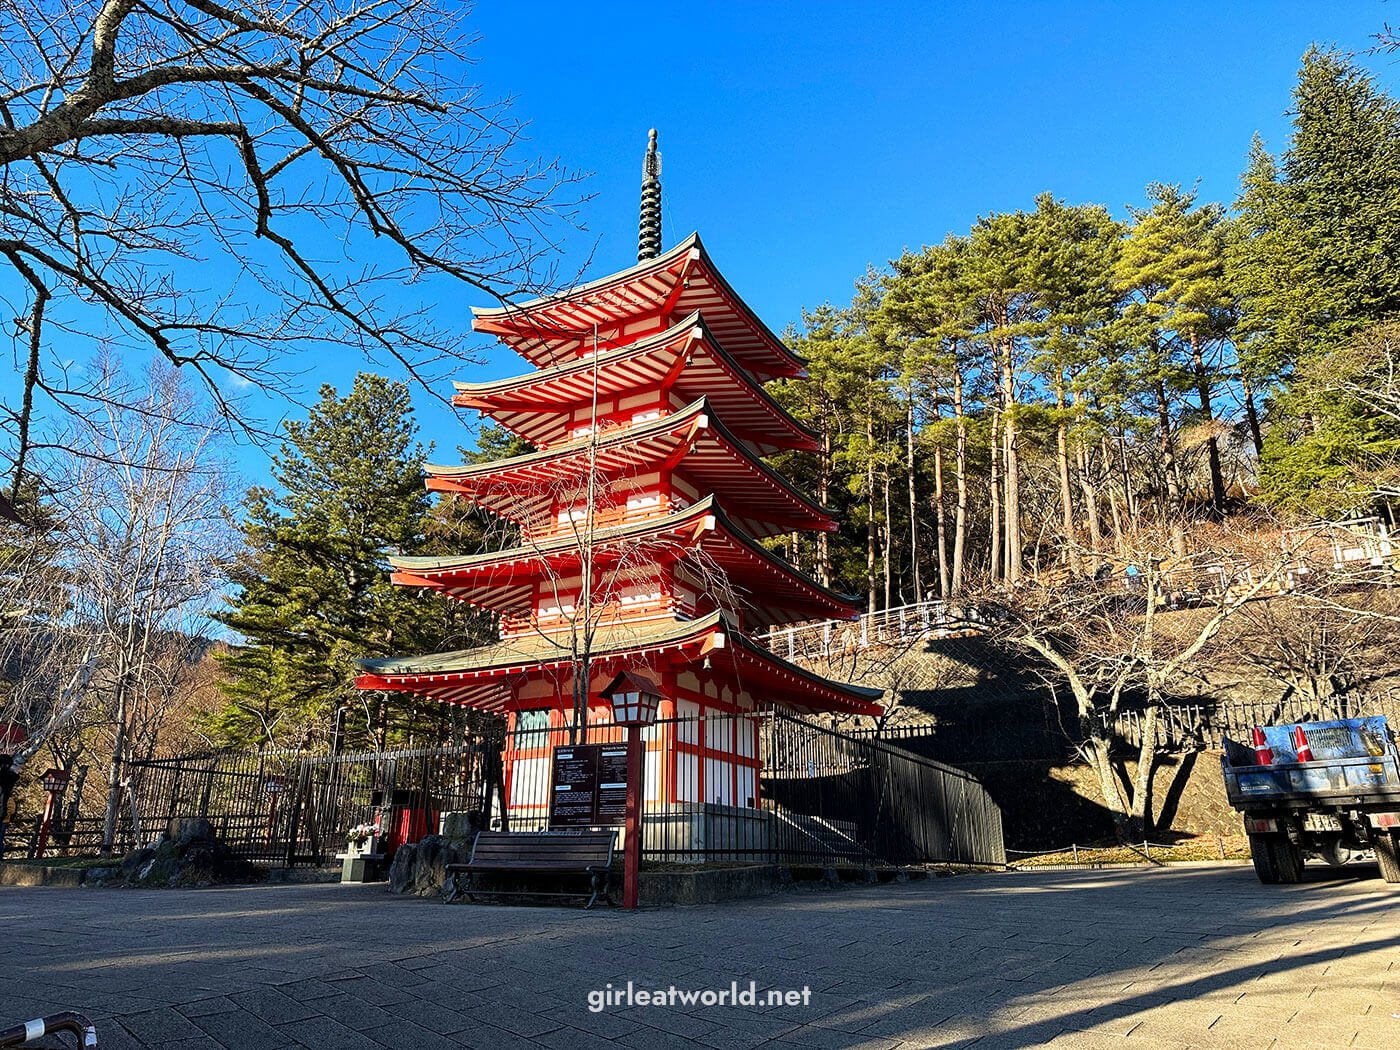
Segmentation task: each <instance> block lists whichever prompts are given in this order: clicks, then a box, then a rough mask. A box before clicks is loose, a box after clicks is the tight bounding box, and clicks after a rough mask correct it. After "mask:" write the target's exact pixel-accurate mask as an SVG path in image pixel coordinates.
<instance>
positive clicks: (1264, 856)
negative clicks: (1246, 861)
mask: <svg viewBox="0 0 1400 1050" xmlns="http://www.w3.org/2000/svg"><path fill="white" fill-rule="evenodd" d="M1273 838H1275V836H1273V835H1250V836H1249V856H1250V859H1252V860H1253V861H1254V874H1255V875H1257V876H1259V881H1260V882H1262V883H1264V884H1265V885H1273V884H1274V883H1275V882H1278V869H1277V868H1276V867H1275V866H1274V851H1273V849H1272V848H1271V847H1272V845H1273V843H1272V842H1271V841H1270V840H1271V839H1273Z"/></svg>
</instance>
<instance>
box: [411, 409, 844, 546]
mask: <svg viewBox="0 0 1400 1050" xmlns="http://www.w3.org/2000/svg"><path fill="white" fill-rule="evenodd" d="M590 462H592V463H593V465H594V469H595V470H596V471H597V472H598V473H599V474H602V475H605V476H609V477H614V476H617V477H625V476H628V475H635V474H638V473H642V472H645V471H649V470H656V469H658V468H659V469H662V470H667V471H675V472H676V473H677V474H680V475H682V476H684V477H685V478H687V479H689V481H690V482H691V483H692V484H694V485H695V486H696V487H697V489H699V490H700V491H704V492H718V493H720V494H721V497H722V498H723V499H724V500H725V501H726V502H727V503H728V505H729V506H731V507H742V508H744V513H742V514H737V513H736V520H738V521H739V522H740V523H741V525H742V526H743V528H744V529H745V530H746V531H748V532H749V533H750V534H751V535H753V536H756V537H760V538H761V537H764V536H776V535H779V534H781V533H784V532H789V531H792V530H794V529H824V530H827V531H834V530H835V529H836V527H837V525H836V521H835V519H834V518H832V516H831V513H830V512H829V511H828V510H827V508H825V507H823V506H821V505H820V504H818V503H817V502H816V501H815V500H812V499H809V498H808V497H807V496H805V495H803V494H802V493H800V492H798V491H797V490H796V489H795V488H793V487H792V486H791V485H790V484H789V483H788V482H787V481H786V480H785V479H784V478H783V477H782V476H781V475H779V474H778V473H777V472H776V471H774V470H773V469H772V468H771V467H769V466H768V465H767V464H766V463H764V462H763V460H762V459H760V458H759V456H758V454H757V453H755V452H754V451H753V450H752V449H751V448H749V447H748V446H747V445H746V444H745V443H744V442H743V441H742V440H740V439H739V438H738V437H737V436H736V435H735V434H733V433H732V432H731V431H730V430H729V429H728V427H726V426H725V425H724V423H722V422H721V421H720V420H719V418H718V417H717V415H716V413H715V412H714V410H713V409H712V408H711V405H710V403H709V401H708V399H706V398H701V399H700V400H698V401H695V402H694V403H692V404H690V405H688V406H687V407H685V408H683V409H681V410H680V411H678V412H675V413H673V414H671V415H668V416H662V417H661V418H659V419H655V420H652V421H650V422H647V423H641V424H639V425H636V426H631V427H622V428H618V429H616V430H612V431H605V432H604V433H602V434H601V435H600V436H599V437H598V438H597V440H596V442H594V441H592V440H591V439H590V438H588V437H582V438H579V439H577V440H575V441H570V442H567V443H566V444H563V445H557V446H555V447H553V448H550V449H544V450H540V451H537V452H530V453H526V454H525V455H523V456H513V457H511V458H509V459H500V460H496V461H494V462H491V463H479V464H478V463H473V464H464V465H460V466H438V465H431V464H430V465H429V466H428V467H427V468H426V469H427V472H428V474H429V478H428V487H429V488H430V489H433V490H436V491H442V492H456V493H460V494H462V495H464V496H466V497H467V498H469V499H470V500H471V501H472V502H473V503H476V504H477V505H479V506H481V507H484V508H485V509H487V510H489V511H491V512H492V513H494V514H499V515H500V516H502V517H504V518H507V519H509V520H511V521H515V522H517V523H519V524H521V525H525V526H527V527H531V526H532V525H538V524H539V523H541V522H543V521H544V520H545V519H546V517H547V515H548V514H549V513H550V509H551V507H552V505H553V504H554V502H555V501H556V500H557V499H558V497H559V495H560V492H561V488H562V487H563V486H567V485H568V484H570V483H576V481H577V479H578V478H579V477H580V476H584V475H586V474H587V472H588V470H589V464H590Z"/></svg>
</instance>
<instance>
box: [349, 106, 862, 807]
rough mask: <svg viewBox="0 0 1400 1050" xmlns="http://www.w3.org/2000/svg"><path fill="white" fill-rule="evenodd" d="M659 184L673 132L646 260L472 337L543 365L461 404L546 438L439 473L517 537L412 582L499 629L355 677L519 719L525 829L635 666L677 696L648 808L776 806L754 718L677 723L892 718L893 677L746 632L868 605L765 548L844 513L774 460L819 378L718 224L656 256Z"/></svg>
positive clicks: (653, 767) (411, 574) (664, 722)
mask: <svg viewBox="0 0 1400 1050" xmlns="http://www.w3.org/2000/svg"><path fill="white" fill-rule="evenodd" d="M658 175H659V158H658V156H657V154H656V152H655V133H654V132H653V133H652V144H651V148H650V149H649V150H648V153H647V166H646V169H645V182H644V184H643V221H642V234H641V238H640V248H639V252H638V259H639V261H638V263H637V265H636V266H634V267H632V268H631V269H628V270H624V271H622V272H621V273H617V274H614V275H612V276H611V277H606V278H604V279H602V280H599V281H594V282H592V283H590V284H585V285H583V286H581V287H578V288H574V289H573V290H571V291H568V292H565V293H563V294H561V295H557V296H551V297H547V298H542V299H537V300H534V301H533V302H529V303H525V304H523V305H520V306H508V307H502V308H493V309H478V310H475V311H474V316H475V320H474V323H473V327H474V329H475V330H476V331H479V332H489V333H491V334H492V335H495V336H496V337H498V338H499V339H500V340H501V341H502V342H504V343H505V344H506V345H508V346H509V347H510V348H511V349H513V350H515V351H516V352H517V353H519V354H520V355H521V356H522V357H524V358H525V360H526V361H528V362H529V363H530V364H531V365H533V366H534V368H535V370H534V371H532V372H530V373H528V374H526V375H522V376H518V377H515V378H512V379H505V380H500V381H497V382H492V383H480V384H468V383H458V384H456V386H457V394H456V396H455V397H454V399H453V400H454V403H455V404H456V405H458V406H460V407H464V408H475V409H478V410H479V411H480V412H482V413H483V414H484V415H486V416H489V417H490V418H491V419H493V420H495V421H496V422H497V423H499V424H500V425H501V426H503V427H505V428H507V429H508V430H510V431H511V432H513V433H515V434H517V435H519V436H521V437H522V438H524V439H526V440H528V441H529V442H530V443H531V445H533V446H534V448H535V449H536V451H533V452H530V453H528V454H526V455H521V456H516V457H513V458H511V459H505V460H499V461H496V462H493V463H486V464H479V465H478V464H472V465H466V466H429V467H428V468H427V469H428V474H429V477H428V487H429V488H430V489H433V490H437V491H441V492H452V493H457V494H459V495H461V496H463V497H464V498H466V499H468V500H470V501H472V502H473V503H475V504H476V505H478V506H480V507H483V508H485V509H486V510H487V511H489V512H491V513H492V514H493V515H495V516H497V517H498V518H499V519H500V520H501V521H502V523H503V525H504V526H505V527H507V528H508V529H509V532H510V536H511V540H510V544H509V546H507V547H506V548H505V549H502V550H498V551H495V552H493V553H488V554H474V555H467V556H463V557H449V558H423V557H401V558H395V559H393V568H394V574H393V580H394V582H395V583H397V584H400V585H403V586H416V587H430V588H435V589H437V590H441V591H444V592H446V593H447V594H450V595H452V596H454V597H456V598H459V599H461V600H463V601H466V602H469V603H471V604H473V605H475V606H478V607H480V608H482V609H485V610H490V611H491V612H493V613H495V614H497V615H498V616H499V623H500V636H501V637H500V641H499V642H497V643H495V644H493V645H488V646H485V647H482V648H478V649H472V650H467V651H462V652H450V653H436V654H433V655H431V656H418V657H404V658H396V659H388V660H373V661H363V667H364V669H365V673H364V674H362V675H361V676H360V677H359V679H358V680H357V682H356V684H357V685H358V686H359V687H360V688H364V689H387V690H399V691H405V692H410V693H417V694H420V695H424V696H431V697H436V698H438V699H439V700H442V701H444V702H447V703H456V704H465V705H468V706H471V707H474V708H479V709H483V710H487V711H494V712H500V713H503V714H504V715H505V716H506V718H507V720H508V724H509V728H510V729H511V730H512V731H513V732H512V733H511V735H510V736H509V737H508V739H510V740H513V741H517V743H516V744H513V745H512V746H511V747H510V749H509V750H508V751H507V753H506V755H505V756H504V759H505V770H506V778H507V795H508V798H509V799H510V808H511V811H512V821H513V822H514V824H513V826H519V819H520V817H521V816H522V815H527V814H528V813H530V812H531V811H534V812H536V813H538V811H539V810H541V809H542V808H543V807H544V805H545V802H546V800H545V799H544V798H543V797H533V796H534V794H536V793H538V792H539V791H541V790H542V789H543V786H544V785H545V784H546V783H547V780H548V774H547V768H548V763H549V761H550V751H549V746H548V745H549V744H551V743H556V744H557V743H561V742H564V741H563V736H564V734H563V732H562V731H563V730H565V729H566V728H567V727H570V726H572V725H573V724H574V723H575V722H576V721H577V719H576V717H575V712H576V711H579V710H583V709H585V708H586V710H587V712H588V714H587V719H586V723H587V728H586V729H585V732H586V734H587V737H588V739H589V740H590V741H593V742H598V741H604V740H614V739H618V736H617V734H616V732H615V729H614V727H613V726H612V724H611V714H610V708H609V705H608V703H607V701H606V700H603V699H601V698H600V696H599V694H600V691H601V690H602V689H603V688H604V687H605V686H606V685H607V683H608V682H609V681H610V680H611V679H612V678H613V677H614V675H616V674H617V673H619V672H620V671H624V670H636V669H639V668H641V669H646V670H647V671H648V672H649V673H650V676H651V678H653V679H654V680H655V681H656V682H657V683H658V684H659V686H660V693H661V695H662V697H663V699H662V703H661V707H660V710H659V712H658V717H659V719H660V720H661V722H660V724H658V725H657V726H656V727H655V728H654V730H653V731H652V732H651V733H650V734H649V739H648V741H647V745H646V746H647V756H646V771H647V775H646V777H645V781H646V791H647V795H648V799H647V801H648V802H650V803H677V802H679V803H684V802H705V803H718V804H721V805H730V806H748V807H754V806H756V805H757V798H758V769H759V754H758V746H757V722H756V721H755V720H754V719H752V718H746V717H732V718H728V719H719V720H714V721H712V722H707V723H705V726H706V728H705V731H704V732H703V733H701V732H697V731H694V729H693V727H690V726H688V725H687V724H686V723H685V722H684V721H679V722H678V721H668V720H677V719H679V720H684V719H687V718H699V717H702V716H708V715H715V714H721V713H724V714H729V715H734V716H743V715H745V714H747V713H752V712H755V711H758V710H762V709H764V708H767V707H778V708H782V709H786V710H789V711H794V712H799V713H817V712H845V713H853V714H877V713H878V712H879V710H880V708H879V706H878V704H877V700H878V699H879V697H880V695H881V693H880V690H877V689H867V688H863V687H860V686H854V685H849V684H846V683H841V682H836V681H832V680H830V679H827V678H824V677H821V676H819V675H817V674H814V673H813V672H811V671H809V670H806V669H805V668H802V667H799V666H797V665H795V664H792V663H789V662H788V661H786V660H784V659H782V658H780V657H779V656H777V655H776V654H775V653H773V652H770V651H769V650H768V649H767V648H766V647H764V646H763V645H762V644H760V643H758V642H756V641H754V640H753V639H752V638H751V637H750V635H751V634H754V633H758V632H761V631H764V630H768V629H771V628H772V627H774V626H777V625H782V624H787V623H793V622H797V621H801V620H810V619H830V618H847V617H852V616H854V615H856V600H855V599H852V598H850V597H849V596H846V595H840V594H836V593H834V592H833V591H831V590H829V589H827V588H826V587H823V586H822V585H821V584H820V583H818V582H817V581H816V580H814V579H812V578H810V577H808V576H807V575H806V574H804V573H802V572H800V571H798V570H797V569H795V568H794V567H793V566H791V565H790V564H788V563H787V562H786V561H784V560H783V559H782V558H781V557H779V556H778V555H777V554H775V553H774V552H773V551H771V550H769V549H768V548H767V547H765V546H764V545H763V544H762V543H760V542H759V541H760V540H762V539H764V538H766V537H772V536H777V535H782V534H787V533H791V532H793V531H796V530H808V529H827V530H831V529H835V528H836V524H835V522H834V521H833V519H832V517H831V515H830V513H829V512H828V511H827V510H826V509H825V508H824V507H822V506H820V505H818V504H817V503H816V502H815V501H814V500H813V499H811V498H810V497H809V496H808V495H806V494H804V493H802V492H799V491H797V490H796V489H795V488H794V487H793V486H792V485H791V484H790V483H789V482H788V481H786V480H785V479H784V478H783V477H781V476H780V475H779V474H778V473H776V472H775V471H774V470H773V469H772V468H771V467H769V466H768V465H767V464H766V463H765V462H764V461H763V457H764V456H766V455H769V454H771V453H773V452H777V451H780V450H784V449H806V450H812V449H815V448H816V438H815V436H814V435H813V434H811V433H810V432H808V431H807V430H805V429H804V428H802V427H801V426H799V425H798V424H797V422H796V421H795V420H793V419H792V418H791V417H790V416H789V415H788V414H787V413H786V412H785V411H784V410H783V409H782V408H781V407H780V406H779V405H778V404H777V403H776V402H775V401H774V400H773V399H772V397H771V396H769V394H768V393H766V392H765V390H764V388H763V384H764V382H766V381H767V380H770V379H775V378H780V377H795V376H801V375H802V374H803V370H802V362H801V361H800V360H799V359H798V358H797V357H796V356H794V355H793V354H792V352H791V351H789V350H788V349H787V347H786V346H784V345H783V343H782V342H781V341H780V340H779V339H778V338H777V337H776V336H775V335H774V334H773V333H772V332H771V331H770V330H769V329H768V328H767V327H766V326H765V325H764V324H763V322H762V321H760V320H759V319H758V317H757V316H755V315H754V313H753V311H752V310H750V309H749V307H748V306H747V305H745V303H744V301H743V300H742V299H740V298H739V296H738V295H737V294H736V293H735V292H734V289H733V288H731V287H730V285H729V283H728V282H727V281H726V280H725V279H724V277H723V276H722V275H721V274H720V272H719V270H718V269H717V268H716V267H715V265H714V263H713V262H712V261H711V260H710V257H709V255H708V254H707V253H706V251H705V248H704V246H703V245H702V244H701V243H700V238H699V236H698V235H692V236H690V237H689V238H687V239H686V240H685V241H683V242H682V243H680V244H679V245H677V246H676V247H674V248H672V249H671V250H670V251H668V252H665V253H660V252H659V248H660V222H659V214H660V213H659V196H660V184H659V180H658ZM585 676H586V678H587V682H586V683H584V682H582V681H581V679H582V678H583V677H585ZM576 678H579V679H580V681H579V682H577V683H576V681H575V679H576ZM585 684H586V688H576V686H583V685H585ZM551 729H552V730H557V731H559V732H553V733H551V732H548V731H547V730H551ZM717 729H719V730H722V731H718V732H717V731H716V730H717ZM517 730H518V731H519V732H515V731H517ZM534 730H540V731H541V732H538V733H536V732H533V731H534ZM526 731H530V732H526ZM551 738H552V739H551ZM521 741H531V742H532V744H531V746H525V745H524V744H523V743H521ZM542 770H543V771H546V772H545V775H544V776H540V775H539V774H540V772H541V771H542ZM527 785H532V786H530V787H527ZM527 795H529V796H530V797H527Z"/></svg>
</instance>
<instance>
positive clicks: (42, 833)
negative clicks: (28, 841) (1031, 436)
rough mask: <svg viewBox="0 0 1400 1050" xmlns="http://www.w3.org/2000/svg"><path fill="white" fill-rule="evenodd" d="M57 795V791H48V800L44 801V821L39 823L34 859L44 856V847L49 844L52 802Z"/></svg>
mask: <svg viewBox="0 0 1400 1050" xmlns="http://www.w3.org/2000/svg"><path fill="white" fill-rule="evenodd" d="M57 797H58V792H56V791H50V792H49V800H48V801H47V802H45V803H44V822H43V823H42V824H40V825H39V841H38V843H37V844H36V845H35V846H34V859H35V860H40V859H42V858H43V856H44V848H45V847H46V846H48V844H49V825H50V824H51V823H53V803H54V799H55V798H57Z"/></svg>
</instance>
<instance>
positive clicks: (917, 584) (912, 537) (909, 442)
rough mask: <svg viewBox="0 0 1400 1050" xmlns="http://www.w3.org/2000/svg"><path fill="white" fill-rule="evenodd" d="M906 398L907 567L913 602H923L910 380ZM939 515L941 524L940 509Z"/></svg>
mask: <svg viewBox="0 0 1400 1050" xmlns="http://www.w3.org/2000/svg"><path fill="white" fill-rule="evenodd" d="M908 398H909V411H908V415H907V416H906V417H905V420H904V466H905V469H906V471H907V473H908V475H909V566H910V568H911V569H912V570H913V577H914V600H915V601H916V602H921V601H923V600H924V581H923V575H922V573H921V572H920V569H919V503H918V499H917V497H916V495H915V491H914V384H913V381H912V380H911V381H910V383H909V387H908ZM939 514H940V518H939V520H940V523H941V521H942V511H941V508H940V512H939ZM940 528H941V524H940ZM940 560H941V558H940Z"/></svg>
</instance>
